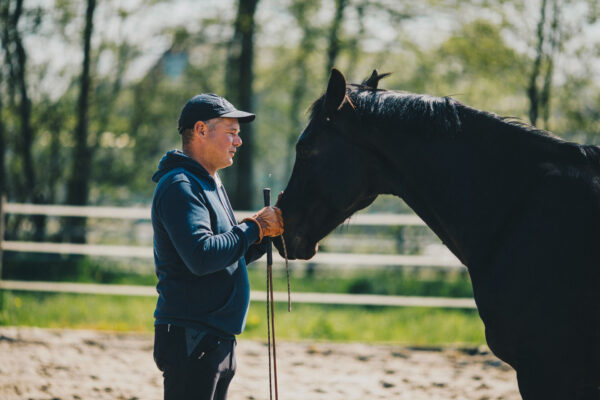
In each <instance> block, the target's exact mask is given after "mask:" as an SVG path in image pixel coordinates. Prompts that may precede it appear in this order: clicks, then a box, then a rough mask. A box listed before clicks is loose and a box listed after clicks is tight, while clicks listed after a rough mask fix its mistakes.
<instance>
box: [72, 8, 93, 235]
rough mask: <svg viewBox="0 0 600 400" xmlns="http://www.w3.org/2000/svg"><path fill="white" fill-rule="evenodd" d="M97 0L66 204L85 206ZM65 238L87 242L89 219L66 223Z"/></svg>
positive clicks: (89, 15) (87, 32) (88, 26)
mask: <svg viewBox="0 0 600 400" xmlns="http://www.w3.org/2000/svg"><path fill="white" fill-rule="evenodd" d="M95 8H96V0H88V2H87V9H86V13H85V28H84V31H83V67H82V72H81V81H80V92H79V101H78V105H77V127H76V129H75V148H74V153H73V166H72V175H71V179H70V180H69V183H68V187H67V203H68V204H72V205H86V204H87V202H88V196H89V187H90V185H89V181H90V177H91V170H92V149H91V148H90V147H89V146H88V143H87V141H88V111H89V92H90V81H91V78H90V59H91V38H92V32H93V27H94V25H93V20H94V11H95ZM66 237H67V238H68V240H69V241H70V242H72V243H85V241H86V219H85V218H73V219H72V222H71V223H70V224H69V226H67V234H66Z"/></svg>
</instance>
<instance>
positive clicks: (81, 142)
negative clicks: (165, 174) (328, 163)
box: [0, 0, 600, 343]
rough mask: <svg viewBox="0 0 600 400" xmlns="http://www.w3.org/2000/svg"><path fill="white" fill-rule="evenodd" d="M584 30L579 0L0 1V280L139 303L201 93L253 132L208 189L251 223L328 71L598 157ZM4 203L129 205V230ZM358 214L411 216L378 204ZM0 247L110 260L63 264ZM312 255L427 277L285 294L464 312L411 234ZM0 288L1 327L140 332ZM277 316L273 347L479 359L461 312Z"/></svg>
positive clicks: (360, 227) (306, 283) (378, 275)
mask: <svg viewBox="0 0 600 400" xmlns="http://www.w3.org/2000/svg"><path fill="white" fill-rule="evenodd" d="M598 17H600V2H599V1H598V0H533V1H522V0H521V1H519V0H497V1H493V0H461V1H458V0H422V1H419V2H413V1H398V0H237V1H234V0H171V1H161V0H129V1H126V2H125V1H117V0H79V1H75V0H0V21H1V24H0V27H1V31H0V42H1V48H0V195H1V196H3V197H4V198H5V199H6V204H5V206H4V207H3V213H4V214H5V215H4V216H3V217H2V222H3V223H1V224H0V225H2V229H0V231H1V230H3V231H4V232H3V235H4V240H5V245H4V246H3V247H4V252H3V254H2V255H1V260H2V264H1V267H0V274H1V275H0V279H4V280H5V281H44V282H52V281H68V282H79V283H103V284H130V285H147V286H148V287H151V286H152V285H154V283H155V277H154V273H153V263H152V259H151V250H150V252H146V253H144V254H143V255H141V256H139V255H136V254H134V253H135V252H134V251H132V250H131V248H133V247H140V248H144V249H146V250H147V248H148V247H149V246H151V245H152V230H151V226H150V224H149V221H148V218H147V215H149V214H147V215H146V214H144V212H145V211H143V210H146V211H147V209H148V206H149V204H150V202H151V198H152V193H153V189H154V183H153V182H152V181H151V179H150V178H151V176H152V174H153V172H154V171H155V169H156V166H157V163H158V160H159V159H160V157H161V156H162V155H163V154H164V153H165V152H166V151H168V150H170V149H173V148H178V147H179V146H180V139H179V135H178V134H177V129H176V128H177V119H178V116H179V112H180V110H181V107H182V106H183V104H184V103H185V102H186V101H187V100H188V99H189V98H190V97H192V96H193V95H195V94H198V93H201V92H214V93H218V94H220V95H223V96H225V97H227V98H228V99H229V100H230V101H231V102H232V103H233V104H235V105H236V106H237V107H238V108H240V109H243V110H249V111H252V112H254V113H256V114H257V118H256V121H255V122H254V123H252V124H249V125H245V126H243V127H242V128H243V132H242V138H243V140H244V145H243V147H242V148H241V150H240V151H239V152H238V155H237V156H236V160H235V163H234V165H233V166H232V167H230V168H228V169H227V170H224V171H223V174H222V177H223V181H224V183H225V186H226V187H227V189H228V192H229V194H230V198H231V200H232V203H233V206H234V208H235V209H236V210H241V211H248V210H255V209H258V208H260V207H261V204H262V195H261V190H260V189H261V188H262V187H264V186H269V187H271V188H273V192H274V193H277V192H278V191H280V190H283V188H284V187H285V184H286V182H287V179H288V177H289V174H290V170H291V167H292V165H293V162H294V144H295V141H296V139H297V137H298V135H299V134H300V132H301V131H302V129H303V126H304V124H305V122H306V120H307V115H306V111H307V109H308V108H309V107H310V105H311V103H312V102H313V101H314V100H315V99H316V98H317V97H318V96H319V95H320V94H321V93H323V91H324V89H325V85H326V83H327V78H328V76H329V71H330V70H331V68H332V67H334V66H335V67H337V68H338V69H340V70H341V71H342V72H343V73H344V74H345V75H346V77H347V79H348V80H349V81H350V82H355V83H359V82H361V81H362V80H363V79H364V78H366V77H367V76H369V75H370V73H371V71H372V69H374V68H376V69H377V70H378V71H379V72H380V73H382V72H391V73H392V75H391V76H390V77H389V78H386V79H385V80H384V81H382V83H381V84H380V87H382V88H386V89H394V90H405V91H411V92H418V93H428V94H432V95H437V96H452V97H454V98H455V99H457V100H459V101H461V102H463V103H465V104H468V105H470V106H473V107H476V108H479V109H483V110H487V111H491V112H495V113H497V114H500V115H503V116H511V117H517V118H520V119H521V120H522V121H525V122H528V123H531V124H533V125H536V126H537V127H539V128H543V129H547V130H551V131H552V132H553V133H555V134H556V135H558V136H560V137H562V138H564V139H568V140H573V141H577V142H579V143H588V144H595V143H600V79H599V78H600V21H599V20H598ZM23 204H25V205H39V206H42V205H73V206H82V207H83V206H88V207H89V206H101V207H134V208H133V210H134V211H136V210H138V211H139V210H141V216H139V217H136V215H137V214H135V212H133V211H130V210H132V209H129V208H126V209H123V210H124V213H125V214H129V215H128V216H127V217H125V218H120V217H119V218H117V217H115V218H106V216H99V214H97V213H96V214H94V213H91V214H86V215H87V216H86V217H81V216H79V217H73V213H69V212H67V213H61V212H57V211H56V209H52V210H54V211H53V212H50V213H49V212H47V211H40V210H47V209H42V208H40V209H38V211H34V212H32V211H31V210H30V211H28V212H24V211H22V210H21V211H19V210H18V209H17V208H16V207H17V206H18V205H23ZM11 207H12V208H11ZM52 210H51V211H52ZM365 212H366V213H394V214H398V213H400V214H407V213H411V211H410V210H409V209H408V208H407V206H406V205H405V204H404V203H403V202H402V201H401V200H399V199H396V198H393V197H389V196H381V197H380V198H379V199H378V200H377V201H376V202H375V204H374V205H373V206H371V207H370V208H369V209H368V210H366V211H365ZM113 216H114V215H113ZM15 243H17V244H18V243H37V244H40V243H45V244H80V245H88V246H89V245H96V246H102V245H105V246H111V245H112V246H116V245H118V246H130V247H127V248H120V253H119V251H116V252H115V253H114V254H112V253H111V254H108V255H107V254H106V253H104V252H102V251H96V252H94V251H83V252H82V251H77V250H74V252H73V253H71V254H69V252H68V251H66V250H64V248H63V250H64V251H56V249H57V247H56V246H55V247H52V246H47V247H45V249H46V250H43V249H40V248H39V247H37V248H35V247H31V248H29V250H27V249H25V250H24V247H19V246H17V244H15ZM19 249H21V250H19ZM49 249H50V250H49ZM80 249H81V248H80ZM86 249H89V247H87V248H86ZM117 250H119V249H117ZM321 251H322V252H324V253H327V252H331V253H335V254H344V255H346V256H348V255H352V254H371V255H390V256H392V255H396V254H403V255H409V256H418V257H430V258H429V259H428V260H430V261H423V260H424V259H423V258H420V259H418V258H413V259H409V260H403V261H398V259H394V258H389V259H387V261H385V260H384V261H378V262H376V263H375V264H377V265H376V266H373V265H371V264H370V262H371V261H372V259H367V261H364V262H363V261H356V260H355V261H354V262H352V263H348V258H347V257H346V258H345V259H342V261H338V262H332V263H326V262H323V263H319V262H317V261H315V262H313V263H303V264H293V265H292V291H294V290H296V291H300V292H301V291H306V292H317V293H319V292H326V293H340V294H382V295H389V296H431V297H445V298H464V299H469V298H470V297H471V296H472V291H471V287H470V282H469V277H468V274H467V272H466V269H464V267H460V265H456V261H455V259H453V257H452V255H450V254H448V252H447V250H446V249H445V248H444V247H443V246H442V245H441V243H439V241H438V240H437V238H436V237H435V236H434V235H433V234H432V233H431V231H430V230H429V229H428V228H427V227H425V226H423V225H422V224H420V223H419V222H410V223H405V222H398V223H393V224H385V225H381V224H379V223H368V222H366V223H358V224H353V223H352V221H351V222H350V223H349V224H346V225H344V226H343V227H342V228H339V229H338V230H336V231H335V232H334V233H333V234H332V235H330V236H329V237H328V238H326V239H325V240H324V241H323V243H322V246H321ZM116 253H119V254H116ZM431 257H433V258H431ZM431 260H433V261H431ZM400 263H401V264H400ZM280 267H282V264H281V262H278V269H277V273H278V274H279V275H280V277H281V278H282V279H283V277H284V276H285V271H284V270H283V269H282V268H280ZM250 272H251V279H252V288H253V289H254V290H264V286H265V285H264V268H262V267H261V266H257V265H255V266H253V267H252V268H251V271H250ZM281 282H282V283H281V287H280V288H279V287H276V288H277V289H281V290H285V289H284V288H285V283H284V281H283V280H282V281H281ZM276 285H279V284H276ZM4 288H5V289H3V290H2V291H1V292H0V294H1V296H0V307H1V308H0V324H3V325H19V324H24V325H39V326H61V327H64V326H67V327H92V328H99V329H122V330H141V331H149V330H150V329H151V327H152V311H153V307H154V301H155V299H153V298H151V297H135V296H133V297H132V296H106V295H104V296H103V295H98V296H95V295H89V294H87V295H83V294H81V295H74V294H68V293H47V292H36V291H22V290H16V289H8V288H6V286H4ZM253 307H254V306H253ZM261 307H262V306H261ZM263 314H264V313H263V311H262V308H260V309H256V308H253V309H252V310H251V314H250V316H249V319H248V329H247V332H248V333H247V334H248V335H250V336H252V335H255V336H257V337H262V336H263V333H264V332H263V330H262V329H263V328H265V325H264V323H265V322H264V316H263ZM358 316H360V318H364V320H360V321H358V320H357V318H358ZM282 318H287V319H284V320H283V321H284V322H283V323H282V324H283V325H285V326H286V327H288V326H289V329H288V328H282V330H283V333H282V334H283V335H284V337H288V338H307V337H314V338H325V339H332V340H374V341H405V342H411V343H453V342H466V343H483V330H482V328H481V324H480V322H479V320H478V317H477V314H476V311H474V310H473V309H472V308H469V307H462V308H461V307H458V308H453V309H444V308H433V309H425V308H422V307H415V308H411V307H409V308H402V309H393V308H389V307H386V306H377V305H372V304H370V305H364V306H347V305H321V306H319V305H314V304H306V305H300V306H299V307H298V308H297V311H296V314H294V313H292V315H291V316H285V317H282ZM366 327H369V328H366ZM428 335H429V336H428Z"/></svg>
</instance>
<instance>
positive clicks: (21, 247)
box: [0, 201, 475, 308]
mask: <svg viewBox="0 0 600 400" xmlns="http://www.w3.org/2000/svg"><path fill="white" fill-rule="evenodd" d="M3 213H6V214H23V215H46V216H55V217H87V218H111V219H129V220H149V219H150V210H149V208H146V207H129V208H124V207H89V206H85V207H83V206H60V205H34V204H19V203H4V202H2V201H0V217H1V218H0V233H2V232H3V222H4V217H3V216H2V214H3ZM249 215H251V213H250V212H247V211H237V212H236V216H237V217H238V218H245V217H246V216H249ZM350 225H376V226H385V225H388V226H389V225H417V226H423V225H425V224H424V223H423V221H421V220H420V219H419V218H418V217H417V216H416V215H409V214H359V215H356V216H354V217H353V218H352V219H351V221H350ZM0 238H1V239H4V235H3V234H2V235H1V236H0ZM2 251H13V252H34V253H54V254H82V255H90V256H113V257H141V258H152V257H153V252H152V247H143V246H112V245H94V244H74V243H49V242H45V243H40V242H21V241H5V240H1V241H0V278H1V276H2V275H1V272H2ZM274 255H275V254H274ZM274 261H275V262H280V263H281V262H283V259H282V258H281V257H279V255H275V257H274ZM307 262H310V263H314V264H323V265H328V266H333V267H336V266H337V267H339V266H343V267H345V268H347V267H352V266H361V267H362V268H364V267H380V266H400V265H410V266H415V267H426V266H435V267H438V268H451V269H456V268H464V267H463V266H462V264H461V263H460V262H459V261H458V260H457V259H456V258H453V257H449V258H446V257H444V258H439V257H429V256H410V255H387V254H356V253H352V254H349V253H324V252H320V253H318V254H317V255H316V256H315V257H314V258H313V259H311V260H310V261H301V260H294V261H291V263H293V264H305V263H307ZM0 289H6V290H30V291H50V292H71V293H93V294H120V295H134V296H140V295H141V296H156V291H155V289H154V288H153V287H147V286H127V285H107V284H102V285H97V284H80V283H54V282H26V281H6V280H1V279H0ZM251 298H252V299H254V300H257V301H261V300H263V299H264V298H265V294H264V293H261V292H252V293H251ZM275 301H287V294H286V293H276V294H275ZM293 301H294V302H298V303H318V304H360V305H387V306H423V307H448V308H474V307H475V303H474V301H473V299H469V298H467V299H455V298H433V297H411V296H376V295H356V294H334V293H293Z"/></svg>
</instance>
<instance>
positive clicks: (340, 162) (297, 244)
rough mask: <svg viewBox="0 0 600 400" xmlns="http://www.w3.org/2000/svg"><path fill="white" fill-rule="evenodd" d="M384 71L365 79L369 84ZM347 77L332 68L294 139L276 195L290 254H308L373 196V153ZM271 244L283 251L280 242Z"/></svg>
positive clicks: (306, 257) (373, 82) (308, 256)
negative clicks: (292, 157)
mask: <svg viewBox="0 0 600 400" xmlns="http://www.w3.org/2000/svg"><path fill="white" fill-rule="evenodd" d="M383 76H384V75H377V73H376V72H375V71H374V74H373V76H371V78H369V79H368V80H366V81H365V82H363V86H362V87H363V88H365V87H366V86H369V87H370V88H372V89H373V90H374V89H376V87H377V81H378V80H379V79H380V78H381V77H383ZM347 90H350V89H348V88H347V85H346V79H345V78H344V76H343V75H342V73H341V72H339V71H338V70H336V69H333V70H332V72H331V76H330V79H329V83H328V86H327V91H326V93H325V94H324V95H323V96H322V97H321V98H319V99H318V100H317V101H316V102H315V103H314V104H313V107H312V115H311V119H310V121H309V123H308V125H307V127H306V129H305V130H304V132H302V134H301V136H300V138H299V139H298V142H297V144H296V161H295V164H294V168H293V170H292V176H291V177H290V181H289V183H288V185H287V188H286V189H285V191H284V193H283V196H282V197H281V199H280V200H279V203H278V206H279V207H280V208H281V211H282V213H283V219H284V225H285V233H284V236H285V241H286V247H287V253H288V257H289V258H290V259H296V258H300V259H309V258H311V257H312V256H314V254H315V253H316V247H317V244H318V242H319V240H321V239H322V238H323V237H325V236H326V235H327V234H328V233H329V232H331V231H332V230H333V229H335V228H336V227H337V226H338V225H339V224H340V223H342V222H343V221H344V220H345V219H347V218H348V217H350V216H351V215H352V214H353V213H354V212H356V211H357V210H360V209H362V208H364V207H366V206H368V205H369V204H371V203H372V202H373V200H375V198H376V197H377V194H378V192H377V191H376V188H375V181H376V178H375V177H376V176H377V175H378V174H377V172H378V171H376V169H375V168H380V165H378V164H380V163H377V162H376V154H375V153H374V152H373V151H372V149H370V145H369V143H368V139H367V138H366V137H365V136H368V135H367V134H366V133H367V132H365V128H364V127H363V126H362V125H361V120H360V118H359V117H358V115H357V113H356V112H355V110H354V108H353V104H352V102H351V101H350V99H349V97H348V96H347ZM275 245H276V246H277V248H278V249H279V251H280V253H281V254H283V253H282V247H281V242H280V241H279V240H276V241H275Z"/></svg>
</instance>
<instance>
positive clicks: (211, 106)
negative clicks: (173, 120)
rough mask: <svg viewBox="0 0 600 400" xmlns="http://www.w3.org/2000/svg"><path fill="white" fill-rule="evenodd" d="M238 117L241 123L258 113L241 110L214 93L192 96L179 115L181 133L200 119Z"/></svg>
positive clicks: (248, 120) (251, 118) (250, 120)
mask: <svg viewBox="0 0 600 400" xmlns="http://www.w3.org/2000/svg"><path fill="white" fill-rule="evenodd" d="M217 117H222V118H237V119H238V121H239V122H240V123H246V122H252V121H253V120H254V118H255V117H256V115H254V114H252V113H249V112H246V111H240V110H238V109H236V108H235V107H234V106H233V104H231V103H230V102H228V101H227V99H225V98H223V97H221V96H219V95H216V94H214V93H201V94H199V95H197V96H194V97H192V98H191V99H189V100H188V102H187V103H185V105H184V106H183V109H182V110H181V115H180V116H179V133H181V132H183V130H184V129H187V128H192V127H193V126H194V124H195V123H196V122H198V121H208V120H209V119H212V118H217Z"/></svg>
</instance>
